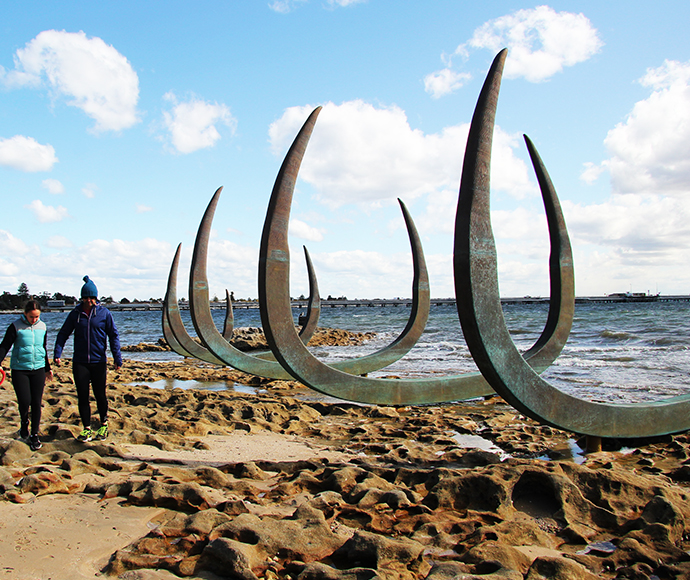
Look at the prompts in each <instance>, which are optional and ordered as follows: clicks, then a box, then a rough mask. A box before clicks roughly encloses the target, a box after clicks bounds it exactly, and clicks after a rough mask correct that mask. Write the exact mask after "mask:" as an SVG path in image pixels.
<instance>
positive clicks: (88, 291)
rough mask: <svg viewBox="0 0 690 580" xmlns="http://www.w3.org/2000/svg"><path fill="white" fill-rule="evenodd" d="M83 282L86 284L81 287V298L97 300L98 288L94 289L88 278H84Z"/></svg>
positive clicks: (91, 281)
mask: <svg viewBox="0 0 690 580" xmlns="http://www.w3.org/2000/svg"><path fill="white" fill-rule="evenodd" d="M84 282H86V284H84V285H83V286H82V287H81V297H82V298H98V288H96V285H95V284H94V283H93V280H90V279H89V277H88V276H84Z"/></svg>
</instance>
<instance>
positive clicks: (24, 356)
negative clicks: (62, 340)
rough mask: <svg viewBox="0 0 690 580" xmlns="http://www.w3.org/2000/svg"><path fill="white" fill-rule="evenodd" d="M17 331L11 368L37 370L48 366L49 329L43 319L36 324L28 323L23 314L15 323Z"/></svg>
mask: <svg viewBox="0 0 690 580" xmlns="http://www.w3.org/2000/svg"><path fill="white" fill-rule="evenodd" d="M12 324H13V326H14V327H15V330H16V332H17V337H16V338H15V339H14V347H13V348H12V358H11V359H10V368H12V369H17V370H18V371H35V370H38V369H42V368H44V367H45V366H46V340H47V335H48V329H47V328H46V325H45V323H44V322H43V321H42V320H38V321H37V322H36V324H34V325H31V324H29V323H28V321H27V320H26V318H24V316H21V317H20V318H18V319H17V320H15V321H14V322H13V323H12Z"/></svg>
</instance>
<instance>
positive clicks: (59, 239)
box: [45, 235, 74, 250]
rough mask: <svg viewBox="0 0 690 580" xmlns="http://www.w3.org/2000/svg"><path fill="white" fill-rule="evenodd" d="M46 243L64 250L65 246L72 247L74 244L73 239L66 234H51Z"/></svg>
mask: <svg viewBox="0 0 690 580" xmlns="http://www.w3.org/2000/svg"><path fill="white" fill-rule="evenodd" d="M45 245H46V246H47V247H49V248H54V249H57V250H62V249H65V248H71V247H73V246H74V244H73V243H72V241H71V240H69V239H68V238H66V237H65V236H60V235H55V236H50V237H49V238H48V239H47V240H46V243H45Z"/></svg>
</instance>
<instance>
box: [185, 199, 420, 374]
mask: <svg viewBox="0 0 690 580" xmlns="http://www.w3.org/2000/svg"><path fill="white" fill-rule="evenodd" d="M220 192H221V189H218V191H216V193H215V194H214V196H213V198H212V199H211V202H210V203H209V205H208V207H207V209H206V212H205V213H204V217H203V218H202V220H201V223H200V225H199V231H198V233H197V239H196V242H195V245H194V254H193V257H192V272H191V274H190V288H189V295H190V310H191V313H192V320H193V321H194V326H195V329H196V331H197V334H198V336H199V338H200V339H201V341H202V342H203V343H204V345H205V346H206V348H207V349H208V351H209V352H211V353H212V354H213V355H214V356H216V357H218V358H219V359H221V360H223V361H225V362H226V363H227V364H228V365H230V366H232V367H234V368H236V369H238V370H241V371H244V372H249V373H252V374H256V375H259V376H263V377H267V378H275V379H291V378H292V376H291V375H290V374H288V373H287V372H286V370H285V369H284V368H283V367H282V366H281V365H280V364H278V363H276V362H273V361H265V360H263V359H262V360H261V361H259V362H256V361H255V360H253V359H255V358H258V357H249V355H246V354H245V353H242V352H240V351H238V350H237V349H235V348H234V347H232V345H230V344H228V343H227V341H224V340H222V337H221V336H220V334H219V333H218V331H217V329H216V327H215V325H214V323H213V320H212V318H211V312H210V309H209V307H208V280H207V275H206V270H207V256H208V239H209V236H210V232H211V224H212V222H213V216H214V213H215V209H216V206H217V204H218V199H219V197H220ZM400 205H401V209H402V211H403V216H404V217H405V224H406V226H407V230H408V234H409V238H410V245H411V247H412V256H413V266H414V268H413V269H414V281H413V300H412V307H411V309H410V316H409V319H408V322H407V325H406V326H405V328H404V329H403V331H402V332H401V334H400V335H399V336H398V337H397V338H396V340H394V341H393V342H392V343H391V344H389V345H388V346H386V347H385V348H383V349H381V350H379V351H377V352H374V353H372V354H370V355H367V356H364V357H360V358H355V359H350V360H344V361H339V362H336V363H333V365H332V366H333V368H336V369H338V370H340V371H342V372H345V373H349V374H366V373H369V372H372V371H375V370H378V369H381V368H383V367H386V366H388V365H390V364H391V363H393V362H395V361H396V360H398V359H400V358H401V357H403V356H404V355H405V354H407V352H409V350H410V349H411V348H412V347H413V346H414V345H415V343H416V342H417V340H418V339H419V337H420V336H421V334H422V332H424V327H425V326H426V321H427V319H428V316H429V307H430V296H429V277H428V272H427V269H426V262H425V260H424V252H423V250H422V244H421V240H420V239H419V234H418V233H417V230H416V228H415V226H414V222H413V221H412V218H411V216H410V214H409V212H408V211H407V208H406V207H405V205H404V204H403V203H402V202H401V203H400ZM305 256H306V259H307V267H308V269H309V271H310V276H309V278H310V285H309V286H310V295H312V296H316V297H318V285H317V281H316V276H315V275H314V274H313V266H312V264H311V258H310V257H309V253H308V252H307V251H306V248H305ZM311 303H312V306H311V308H312V310H310V311H309V313H308V316H309V318H310V319H313V318H315V315H314V312H316V313H318V310H316V307H317V306H318V308H320V301H318V300H311ZM290 321H291V322H292V308H290ZM315 328H316V322H314V323H310V322H309V321H308V322H307V323H306V324H305V326H304V328H303V329H302V331H305V330H310V329H312V331H313V329H315ZM293 329H294V324H293ZM302 342H303V343H305V344H306V342H307V341H306V340H305V339H304V338H302ZM269 363H270V364H269Z"/></svg>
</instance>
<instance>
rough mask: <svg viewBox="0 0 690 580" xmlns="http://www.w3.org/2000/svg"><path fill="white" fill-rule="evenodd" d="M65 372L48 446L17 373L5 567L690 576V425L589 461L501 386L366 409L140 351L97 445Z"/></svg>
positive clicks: (1, 563) (7, 439)
mask: <svg viewBox="0 0 690 580" xmlns="http://www.w3.org/2000/svg"><path fill="white" fill-rule="evenodd" d="M4 364H5V365H6V361H5V363H4ZM55 370H56V380H55V381H54V382H53V383H50V384H48V385H47V387H46V392H45V394H44V411H43V421H42V435H43V437H42V439H43V441H44V446H43V448H42V449H41V450H40V451H38V452H33V453H32V452H31V451H30V449H29V448H28V446H27V445H26V444H25V443H23V442H20V441H18V440H17V435H18V433H17V428H18V415H17V409H16V403H15V398H14V392H13V390H12V387H11V384H10V383H9V380H8V381H6V382H5V383H4V384H3V385H2V386H0V492H2V495H0V498H2V500H3V501H0V534H1V537H2V538H3V541H2V542H0V579H2V578H8V579H9V578H13V579H35V578H42V579H44V578H52V579H61V578H79V579H81V578H96V577H100V576H102V575H104V574H110V575H111V576H112V577H118V578H130V579H134V578H141V579H144V578H176V577H192V578H207V579H213V578H230V577H232V578H245V579H253V578H270V579H276V578H299V579H300V580H308V579H340V578H342V579H348V580H355V579H364V578H385V579H391V580H392V579H398V578H401V579H418V578H419V579H421V578H430V579H432V580H435V579H445V578H506V579H522V578H525V579H529V580H534V579H537V578H568V579H578V578H584V579H588V578H640V579H644V578H650V579H651V578H654V577H655V576H656V577H657V578H660V579H664V578H690V556H689V555H688V550H690V487H689V485H690V483H689V482H690V459H689V458H690V437H689V436H688V435H687V434H680V435H676V436H673V437H662V438H658V439H657V440H655V441H634V442H631V441H626V442H613V441H605V442H604V443H605V449H606V450H605V451H603V452H601V453H596V454H591V455H588V456H584V455H583V454H582V453H581V451H580V449H579V448H578V446H577V445H576V443H575V441H573V439H572V435H571V434H569V433H565V432H562V431H558V430H556V429H552V428H550V427H545V426H540V425H538V424H536V423H535V422H533V421H531V420H529V419H526V418H525V417H522V416H521V415H520V414H519V413H517V412H516V411H514V410H513V409H512V408H511V407H510V406H508V405H506V404H505V403H504V402H503V401H502V400H501V399H500V398H498V397H493V398H491V399H487V400H476V401H471V402H464V403H458V404H453V405H443V406H433V407H403V408H391V407H377V406H363V405H355V404H350V403H347V402H335V403H333V402H323V401H319V400H314V399H313V398H312V397H310V396H309V395H310V393H309V392H308V391H307V390H306V389H304V388H303V387H301V386H300V385H299V384H298V383H295V382H287V381H266V380H261V379H258V378H256V377H250V376H248V375H244V374H243V373H239V372H236V371H232V370H229V369H227V368H219V367H214V366H213V365H207V364H204V363H198V362H187V361H180V362H173V363H145V362H136V361H127V362H126V364H125V367H124V368H123V369H122V370H121V371H120V372H118V373H115V372H112V371H111V372H110V373H109V385H110V386H109V400H110V404H111V413H110V428H111V435H110V436H109V438H108V439H107V440H106V441H104V442H91V443H81V442H78V441H76V440H75V436H76V435H77V433H78V432H79V431H80V425H79V418H78V412H77V403H76V395H75V392H74V386H73V384H72V377H71V369H70V366H69V365H63V367H61V368H60V369H55ZM161 381H162V382H161ZM165 381H168V382H169V383H170V381H178V382H177V383H175V384H182V383H179V381H197V382H208V383H214V382H215V383H218V382H224V381H229V382H231V383H237V384H238V385H243V387H242V388H240V389H239V390H235V391H231V390H229V391H222V392H216V391H207V390H200V389H193V390H183V389H180V388H175V389H151V388H149V387H148V386H146V385H148V384H153V383H156V384H165ZM92 407H93V409H94V416H95V404H93V405H92ZM94 423H95V425H94V426H97V420H95V421H94ZM621 444H622V445H625V446H626V447H624V448H623V449H620V445H621Z"/></svg>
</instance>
